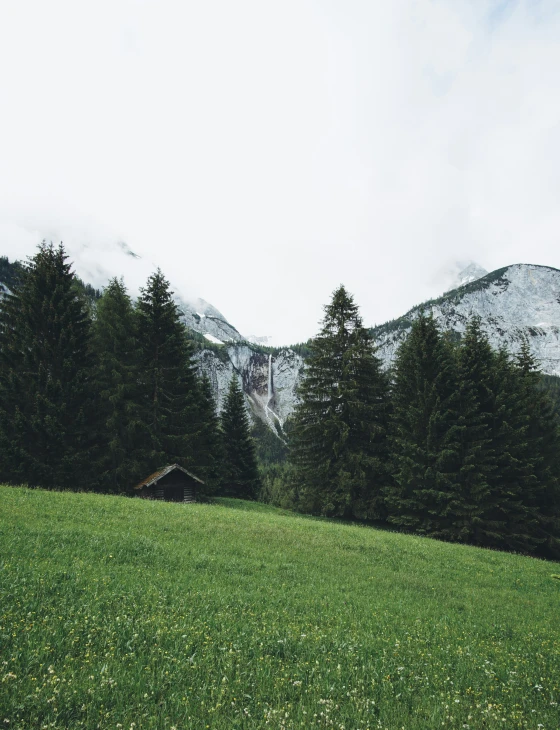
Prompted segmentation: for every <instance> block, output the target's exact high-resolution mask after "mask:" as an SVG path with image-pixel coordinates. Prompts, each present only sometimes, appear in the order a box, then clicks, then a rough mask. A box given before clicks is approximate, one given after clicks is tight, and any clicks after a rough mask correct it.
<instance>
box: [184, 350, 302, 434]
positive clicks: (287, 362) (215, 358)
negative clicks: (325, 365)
mask: <svg viewBox="0 0 560 730" xmlns="http://www.w3.org/2000/svg"><path fill="white" fill-rule="evenodd" d="M196 357H197V360H198V363H199V367H200V370H201V372H204V373H206V374H207V375H208V377H209V378H210V382H211V384H212V389H213V391H214V397H215V398H216V402H217V404H218V410H221V408H222V403H223V399H224V397H225V395H226V393H227V389H228V385H229V382H230V380H231V378H232V376H233V374H234V373H237V375H238V377H239V379H240V381H241V385H242V388H243V392H244V393H245V395H246V396H247V403H248V406H249V408H250V410H251V412H252V413H253V414H254V415H255V416H257V417H259V418H260V419H261V420H263V421H264V422H265V423H266V424H267V425H269V426H270V427H271V428H272V429H273V430H274V431H276V430H277V425H278V426H280V427H282V426H283V425H284V422H285V420H286V418H287V417H288V416H289V415H290V413H291V412H292V411H293V409H294V406H295V404H296V402H297V394H296V389H297V386H298V384H299V382H300V380H301V376H302V373H303V368H304V360H303V358H302V357H301V356H300V355H297V354H296V353H295V352H294V351H293V350H290V349H289V348H285V349H281V350H275V351H274V353H271V352H269V353H267V352H264V351H262V350H259V349H256V348H255V347H254V346H253V347H251V345H249V344H248V343H240V344H235V345H230V346H228V347H224V348H223V350H222V351H221V352H216V351H215V350H212V349H203V350H200V351H199V352H198V353H197V356H196Z"/></svg>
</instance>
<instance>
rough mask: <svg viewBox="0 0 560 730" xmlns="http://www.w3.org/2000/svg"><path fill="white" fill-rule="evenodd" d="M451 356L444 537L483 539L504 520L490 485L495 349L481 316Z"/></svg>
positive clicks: (493, 462)
mask: <svg viewBox="0 0 560 730" xmlns="http://www.w3.org/2000/svg"><path fill="white" fill-rule="evenodd" d="M456 357H457V366H458V372H457V374H458V381H459V382H458V402H457V419H458V424H459V425H460V429H459V431H458V436H459V451H458V474H457V481H458V485H459V486H458V489H457V491H456V493H455V494H454V495H453V499H452V502H451V503H450V513H451V516H452V520H451V526H450V527H449V530H448V532H447V535H446V537H447V538H448V539H454V540H460V541H461V542H468V543H472V544H475V545H485V544H487V543H488V542H493V541H494V540H495V539H497V537H498V536H499V534H500V533H501V531H502V530H503V529H504V522H503V519H501V517H500V518H498V516H497V514H496V508H497V506H498V504H497V501H498V502H499V497H498V495H497V492H496V490H495V489H494V488H493V479H494V477H495V475H496V470H497V464H496V454H495V451H494V443H493V431H492V422H493V417H494V411H495V399H496V398H495V389H494V382H493V378H492V374H493V366H494V361H495V355H494V352H493V350H492V348H491V346H490V343H489V342H488V338H487V337H486V335H485V334H484V333H483V332H482V329H481V321H480V318H476V317H475V318H473V319H472V320H471V322H469V324H468V326H467V329H466V332H465V337H464V338H463V341H462V342H461V345H460V347H459V348H458V349H457V351H456Z"/></svg>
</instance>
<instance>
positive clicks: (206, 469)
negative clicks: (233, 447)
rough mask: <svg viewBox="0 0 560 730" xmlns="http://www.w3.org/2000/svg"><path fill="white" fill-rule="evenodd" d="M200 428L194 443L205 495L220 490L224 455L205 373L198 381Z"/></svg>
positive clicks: (197, 465) (210, 390)
mask: <svg viewBox="0 0 560 730" xmlns="http://www.w3.org/2000/svg"><path fill="white" fill-rule="evenodd" d="M199 423H200V430H199V433H198V438H197V444H196V470H197V474H198V475H200V478H201V479H203V480H204V482H205V490H204V494H205V496H206V497H209V496H211V495H212V494H215V493H216V492H218V491H219V490H220V487H221V484H222V479H223V468H224V455H223V443H222V436H221V431H220V419H219V417H218V414H217V411H216V403H215V400H214V394H213V392H212V385H211V383H210V380H209V379H208V376H207V375H206V373H205V374H204V375H203V376H202V379H201V381H200V402H199Z"/></svg>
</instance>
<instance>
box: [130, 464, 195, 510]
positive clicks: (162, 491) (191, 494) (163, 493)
mask: <svg viewBox="0 0 560 730" xmlns="http://www.w3.org/2000/svg"><path fill="white" fill-rule="evenodd" d="M202 484H204V482H203V481H202V480H201V479H199V478H198V477H195V475H194V474H191V473H190V472H188V471H187V470H186V469H183V467H182V466H179V464H171V465H170V466H166V467H164V468H163V469H159V470H158V471H156V472H154V473H153V474H151V475H150V476H149V477H147V478H146V479H144V481H142V482H140V484H137V485H136V486H135V487H134V491H135V492H136V493H137V494H138V496H139V497H144V499H162V500H164V501H166V502H196V499H197V493H198V490H199V487H200V485H202Z"/></svg>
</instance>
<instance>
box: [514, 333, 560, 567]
mask: <svg viewBox="0 0 560 730" xmlns="http://www.w3.org/2000/svg"><path fill="white" fill-rule="evenodd" d="M516 365H517V376H518V380H521V383H520V384H519V386H518V393H519V396H518V402H519V403H522V404H523V410H524V411H525V413H526V415H527V431H526V439H525V440H526V443H527V451H528V453H529V455H530V459H531V467H532V469H531V471H532V474H531V483H530V485H529V486H530V488H529V489H528V490H527V491H526V493H525V494H524V495H523V497H524V503H525V504H526V505H527V508H528V512H529V518H530V521H531V524H533V525H535V529H534V531H533V533H532V536H533V538H534V540H535V543H536V547H537V550H538V551H540V552H542V553H543V554H545V555H552V556H554V557H555V558H560V422H559V420H558V415H557V413H556V411H555V407H554V403H553V402H552V401H551V400H550V398H549V397H548V396H547V395H546V393H545V392H543V390H542V388H541V381H540V377H539V373H538V371H537V367H536V363H535V361H534V358H533V357H532V356H531V354H530V350H529V345H528V343H527V341H526V340H525V341H524V342H523V344H522V347H521V351H520V353H519V356H518V358H517V363H516Z"/></svg>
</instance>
